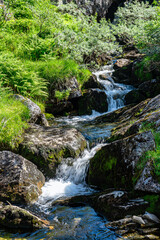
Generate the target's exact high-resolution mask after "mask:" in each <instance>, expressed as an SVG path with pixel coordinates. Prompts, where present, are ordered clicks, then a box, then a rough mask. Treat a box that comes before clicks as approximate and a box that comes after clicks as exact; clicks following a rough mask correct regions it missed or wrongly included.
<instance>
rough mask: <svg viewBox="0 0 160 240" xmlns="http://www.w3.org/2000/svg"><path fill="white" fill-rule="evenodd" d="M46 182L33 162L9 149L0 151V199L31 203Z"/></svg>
mask: <svg viewBox="0 0 160 240" xmlns="http://www.w3.org/2000/svg"><path fill="white" fill-rule="evenodd" d="M44 183H45V178H44V176H43V174H42V173H41V172H40V171H39V170H38V169H37V167H36V166H35V165H34V164H33V163H31V162H30V161H28V160H26V159H25V158H23V157H21V156H20V155H17V154H15V153H12V152H9V151H2V152H0V199H2V200H8V201H10V202H14V203H21V204H22V203H30V202H32V201H35V200H37V198H38V196H39V195H40V194H41V187H42V186H43V185H44Z"/></svg>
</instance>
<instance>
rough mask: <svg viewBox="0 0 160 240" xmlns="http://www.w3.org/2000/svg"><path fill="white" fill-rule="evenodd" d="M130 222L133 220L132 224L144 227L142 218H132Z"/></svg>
mask: <svg viewBox="0 0 160 240" xmlns="http://www.w3.org/2000/svg"><path fill="white" fill-rule="evenodd" d="M132 220H133V222H135V223H138V224H140V225H141V224H143V225H145V222H144V220H143V218H141V217H139V216H133V217H132Z"/></svg>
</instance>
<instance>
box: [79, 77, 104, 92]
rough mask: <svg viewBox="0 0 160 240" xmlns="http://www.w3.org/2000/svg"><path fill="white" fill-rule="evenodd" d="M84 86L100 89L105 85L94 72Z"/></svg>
mask: <svg viewBox="0 0 160 240" xmlns="http://www.w3.org/2000/svg"><path fill="white" fill-rule="evenodd" d="M82 88H84V89H89V88H99V89H104V86H103V85H102V84H101V83H100V82H98V80H97V77H96V76H95V75H94V74H92V76H90V78H89V79H88V80H87V81H86V82H84V84H83V86H82Z"/></svg>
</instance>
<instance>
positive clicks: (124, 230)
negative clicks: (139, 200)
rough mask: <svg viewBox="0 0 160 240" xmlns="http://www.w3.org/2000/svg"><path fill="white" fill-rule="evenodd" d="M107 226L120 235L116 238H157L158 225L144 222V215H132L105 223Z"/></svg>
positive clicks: (136, 239) (137, 239) (144, 239)
mask: <svg viewBox="0 0 160 240" xmlns="http://www.w3.org/2000/svg"><path fill="white" fill-rule="evenodd" d="M106 227H107V228H111V230H113V231H115V233H116V234H118V235H121V237H119V238H118V239H119V240H120V239H132V240H133V239H135V240H140V239H143V240H146V239H155V240H156V239H159V230H160V229H159V227H158V226H155V224H153V223H149V222H146V220H145V219H144V215H138V216H137V215H136V216H135V215H134V216H130V217H125V218H123V219H120V220H117V221H112V222H109V223H107V224H106Z"/></svg>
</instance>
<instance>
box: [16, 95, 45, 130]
mask: <svg viewBox="0 0 160 240" xmlns="http://www.w3.org/2000/svg"><path fill="white" fill-rule="evenodd" d="M14 97H15V98H16V99H17V100H19V101H21V102H22V103H23V104H24V105H25V106H27V108H28V109H29V112H30V120H29V122H30V123H41V124H42V125H44V126H48V121H47V119H46V118H45V116H44V114H43V113H42V112H41V109H40V107H39V106H38V105H37V104H35V103H34V102H33V101H31V100H30V99H29V98H26V97H23V96H21V95H16V94H15V95H14Z"/></svg>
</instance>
